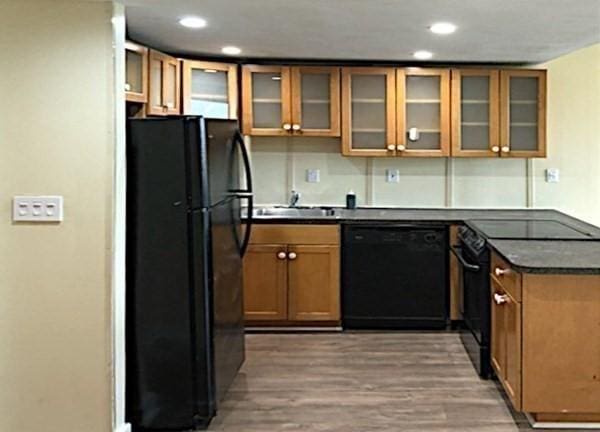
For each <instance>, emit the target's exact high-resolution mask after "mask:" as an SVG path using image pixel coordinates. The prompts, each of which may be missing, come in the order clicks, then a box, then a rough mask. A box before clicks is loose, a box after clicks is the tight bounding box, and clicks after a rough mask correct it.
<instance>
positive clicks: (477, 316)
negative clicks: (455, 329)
mask: <svg viewBox="0 0 600 432" xmlns="http://www.w3.org/2000/svg"><path fill="white" fill-rule="evenodd" d="M487 239H521V240H597V238H594V237H593V236H592V235H591V234H588V233H586V232H584V231H581V230H578V229H576V228H573V227H571V226H568V225H566V224H563V223H561V222H558V221H554V220H523V219H510V220H470V221H467V222H466V226H463V227H461V228H460V229H459V232H458V240H459V244H458V245H453V246H452V252H453V253H454V254H455V255H456V257H457V258H458V261H459V263H460V267H461V275H462V277H461V280H462V284H463V286H462V290H463V296H462V305H461V312H462V315H463V322H464V326H463V329H462V331H461V339H462V342H463V345H464V346H465V348H466V350H467V353H468V354H469V357H470V358H471V361H472V363H473V365H474V366H475V368H476V369H477V371H478V373H479V375H480V376H481V377H482V378H485V379H487V378H489V377H490V376H491V372H492V371H491V364H490V337H491V334H490V333H491V328H490V327H491V324H490V314H491V312H490V302H491V293H490V278H489V273H490V252H489V248H488V247H487V244H486V240H487Z"/></svg>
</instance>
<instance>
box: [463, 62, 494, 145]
mask: <svg viewBox="0 0 600 432" xmlns="http://www.w3.org/2000/svg"><path fill="white" fill-rule="evenodd" d="M499 75H500V73H499V71H497V70H491V69H462V70H461V69H454V70H452V91H451V94H452V106H451V117H452V156H455V157H495V156H498V155H499V154H500V83H499Z"/></svg>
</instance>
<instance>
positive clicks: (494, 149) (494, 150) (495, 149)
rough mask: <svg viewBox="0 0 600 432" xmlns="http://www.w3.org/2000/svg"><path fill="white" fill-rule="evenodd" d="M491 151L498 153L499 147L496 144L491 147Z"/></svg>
mask: <svg viewBox="0 0 600 432" xmlns="http://www.w3.org/2000/svg"><path fill="white" fill-rule="evenodd" d="M492 151H493V152H494V153H500V147H498V146H494V147H492Z"/></svg>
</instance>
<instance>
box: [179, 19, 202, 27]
mask: <svg viewBox="0 0 600 432" xmlns="http://www.w3.org/2000/svg"><path fill="white" fill-rule="evenodd" d="M179 24H181V25H182V26H184V27H187V28H193V29H198V28H202V27H206V20H205V19H204V18H200V17H185V18H181V19H180V20H179Z"/></svg>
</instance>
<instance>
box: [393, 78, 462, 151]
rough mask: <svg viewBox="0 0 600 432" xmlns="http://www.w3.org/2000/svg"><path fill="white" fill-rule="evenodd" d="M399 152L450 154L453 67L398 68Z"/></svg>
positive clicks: (397, 148) (397, 140) (397, 145)
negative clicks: (451, 79)
mask: <svg viewBox="0 0 600 432" xmlns="http://www.w3.org/2000/svg"><path fill="white" fill-rule="evenodd" d="M396 101H397V104H396V112H397V118H398V120H397V139H396V151H397V153H398V154H397V155H398V156H416V157H433V156H449V155H450V71H449V70H446V69H421V68H407V69H398V70H397V71H396Z"/></svg>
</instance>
